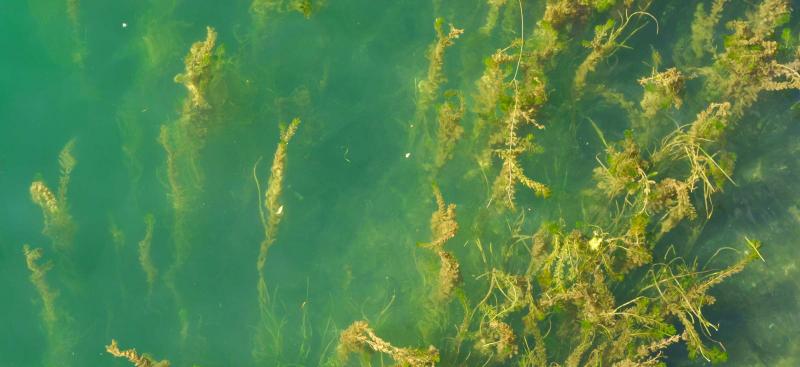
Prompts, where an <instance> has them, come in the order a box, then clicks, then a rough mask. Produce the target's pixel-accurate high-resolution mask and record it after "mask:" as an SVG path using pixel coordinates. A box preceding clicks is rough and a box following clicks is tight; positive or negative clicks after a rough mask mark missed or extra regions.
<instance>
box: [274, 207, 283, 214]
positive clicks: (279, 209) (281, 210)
mask: <svg viewBox="0 0 800 367" xmlns="http://www.w3.org/2000/svg"><path fill="white" fill-rule="evenodd" d="M281 213H283V205H281V206H280V207H278V211H277V212H275V214H277V215H281Z"/></svg>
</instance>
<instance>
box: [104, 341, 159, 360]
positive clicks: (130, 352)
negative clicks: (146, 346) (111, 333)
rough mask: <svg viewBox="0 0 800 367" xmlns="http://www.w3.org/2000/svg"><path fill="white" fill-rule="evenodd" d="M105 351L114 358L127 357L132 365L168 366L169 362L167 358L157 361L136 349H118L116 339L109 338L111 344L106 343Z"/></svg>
mask: <svg viewBox="0 0 800 367" xmlns="http://www.w3.org/2000/svg"><path fill="white" fill-rule="evenodd" d="M106 352H107V353H108V354H111V355H112V356H114V357H116V358H124V359H127V360H128V362H130V363H131V364H133V365H134V367H169V366H170V363H169V361H168V360H162V361H157V360H156V359H154V358H153V357H151V356H149V355H147V354H143V355H140V354H139V353H136V349H135V348H134V349H125V350H120V349H119V345H117V341H116V340H114V339H111V344H109V345H106Z"/></svg>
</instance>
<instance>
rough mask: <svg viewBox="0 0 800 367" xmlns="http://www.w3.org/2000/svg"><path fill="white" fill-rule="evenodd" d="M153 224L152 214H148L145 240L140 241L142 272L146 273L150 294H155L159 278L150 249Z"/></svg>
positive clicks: (145, 221)
mask: <svg viewBox="0 0 800 367" xmlns="http://www.w3.org/2000/svg"><path fill="white" fill-rule="evenodd" d="M153 223H155V219H154V217H153V215H152V214H148V215H147V216H145V217H144V224H145V233H144V238H142V240H141V241H139V264H140V265H141V266H142V270H143V271H144V274H145V276H146V279H147V293H148V294H152V293H153V286H154V285H155V282H156V277H157V276H158V270H157V269H156V266H155V265H154V264H153V259H152V257H151V255H150V248H151V246H152V242H153Z"/></svg>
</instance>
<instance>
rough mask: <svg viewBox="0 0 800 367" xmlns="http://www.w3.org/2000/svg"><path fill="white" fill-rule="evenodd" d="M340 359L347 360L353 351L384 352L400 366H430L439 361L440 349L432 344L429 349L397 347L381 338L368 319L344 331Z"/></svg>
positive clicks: (355, 323)
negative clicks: (370, 325)
mask: <svg viewBox="0 0 800 367" xmlns="http://www.w3.org/2000/svg"><path fill="white" fill-rule="evenodd" d="M337 350H338V353H339V359H340V360H341V361H342V362H347V359H348V357H349V355H350V354H352V353H372V352H375V353H382V354H386V355H388V356H389V357H391V358H392V359H393V360H394V361H395V362H397V365H398V366H405V367H429V366H434V365H435V364H436V362H438V361H439V351H438V350H437V349H436V348H435V347H433V346H430V347H428V349H412V348H399V347H395V346H393V345H392V344H390V343H389V342H387V341H385V340H383V339H381V338H380V337H379V336H377V335H376V334H375V332H374V331H373V330H372V329H371V328H370V327H369V324H368V323H367V322H366V321H356V322H354V323H352V324H350V326H348V327H347V329H345V330H344V331H342V333H341V336H340V337H339V346H338V347H337Z"/></svg>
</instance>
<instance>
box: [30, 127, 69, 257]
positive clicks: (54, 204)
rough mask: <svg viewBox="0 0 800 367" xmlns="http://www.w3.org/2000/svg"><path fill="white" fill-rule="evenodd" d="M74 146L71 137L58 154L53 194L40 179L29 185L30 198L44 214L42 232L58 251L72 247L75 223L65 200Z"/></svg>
mask: <svg viewBox="0 0 800 367" xmlns="http://www.w3.org/2000/svg"><path fill="white" fill-rule="evenodd" d="M74 146H75V139H72V140H70V141H69V142H68V143H67V144H66V145H65V146H64V148H63V149H62V150H61V153H59V155H58V163H59V166H60V167H61V176H60V178H59V180H58V191H57V192H56V193H55V194H54V193H53V192H52V191H51V190H50V188H48V187H47V184H45V183H44V181H41V180H37V181H34V182H32V183H31V186H30V195H31V200H33V202H34V203H35V204H36V205H38V206H39V207H40V208H41V209H42V214H43V216H44V229H43V231H42V232H43V233H44V234H45V235H46V236H47V237H49V238H50V239H51V240H52V241H53V246H54V247H55V249H56V250H57V251H60V252H65V251H69V250H71V249H72V240H73V237H74V235H75V223H74V222H73V220H72V216H71V215H70V213H69V204H68V202H67V190H68V189H69V182H70V177H71V175H72V170H73V169H74V168H75V165H76V164H77V160H76V159H75V157H74V156H73V155H72V149H73V147H74Z"/></svg>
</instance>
